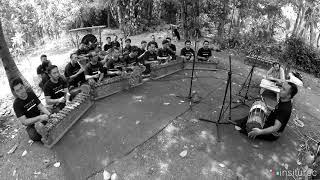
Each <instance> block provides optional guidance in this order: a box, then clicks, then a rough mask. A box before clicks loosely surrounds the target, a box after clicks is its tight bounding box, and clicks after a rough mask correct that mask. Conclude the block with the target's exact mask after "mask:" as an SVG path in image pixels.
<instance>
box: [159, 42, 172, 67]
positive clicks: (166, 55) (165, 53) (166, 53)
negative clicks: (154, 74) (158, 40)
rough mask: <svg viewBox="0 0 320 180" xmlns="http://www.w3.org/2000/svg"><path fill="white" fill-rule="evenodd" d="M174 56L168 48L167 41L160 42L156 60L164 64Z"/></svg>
mask: <svg viewBox="0 0 320 180" xmlns="http://www.w3.org/2000/svg"><path fill="white" fill-rule="evenodd" d="M174 56H175V52H174V51H172V50H171V49H170V48H169V41H167V40H163V41H162V48H161V49H159V50H158V59H159V60H160V61H161V62H162V63H164V62H167V61H169V60H171V59H172V58H173V57H174Z"/></svg>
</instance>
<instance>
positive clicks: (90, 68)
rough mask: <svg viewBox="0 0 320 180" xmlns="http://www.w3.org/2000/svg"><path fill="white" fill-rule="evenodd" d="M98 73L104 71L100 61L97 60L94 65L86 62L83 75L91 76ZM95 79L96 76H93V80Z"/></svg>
mask: <svg viewBox="0 0 320 180" xmlns="http://www.w3.org/2000/svg"><path fill="white" fill-rule="evenodd" d="M98 73H104V70H103V64H102V63H101V62H97V64H95V65H93V64H91V63H88V64H87V66H86V68H85V70H84V74H85V75H90V76H93V75H96V74H98ZM97 79H98V78H95V80H97Z"/></svg>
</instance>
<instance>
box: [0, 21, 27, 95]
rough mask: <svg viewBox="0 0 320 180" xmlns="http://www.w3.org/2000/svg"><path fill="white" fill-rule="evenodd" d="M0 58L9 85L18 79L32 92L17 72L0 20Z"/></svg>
mask: <svg viewBox="0 0 320 180" xmlns="http://www.w3.org/2000/svg"><path fill="white" fill-rule="evenodd" d="M0 58H1V60H2V64H3V67H4V70H5V71H6V75H7V78H8V81H9V84H10V85H11V83H12V80H13V79H15V78H18V77H20V78H21V79H22V80H23V81H24V84H25V85H26V86H27V87H28V90H31V91H32V89H31V86H30V84H29V83H28V82H27V80H26V79H25V78H24V77H23V76H22V74H21V72H20V71H19V69H18V67H17V65H16V63H15V62H14V60H13V58H12V56H11V54H10V51H9V48H8V45H7V43H6V40H5V38H4V34H3V29H2V23H1V20H0Z"/></svg>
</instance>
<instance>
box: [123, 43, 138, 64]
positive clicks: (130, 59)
mask: <svg viewBox="0 0 320 180" xmlns="http://www.w3.org/2000/svg"><path fill="white" fill-rule="evenodd" d="M138 53H139V48H138V47H136V46H132V48H131V52H130V53H129V54H128V55H125V56H124V58H123V61H124V62H125V63H126V66H129V65H136V64H137V63H139V61H138Z"/></svg>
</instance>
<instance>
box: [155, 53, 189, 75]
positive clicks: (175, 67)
mask: <svg viewBox="0 0 320 180" xmlns="http://www.w3.org/2000/svg"><path fill="white" fill-rule="evenodd" d="M183 67H184V65H183V60H182V58H180V57H177V59H176V60H172V61H169V62H167V63H165V64H151V73H150V77H151V79H159V78H162V77H165V76H168V75H170V74H173V73H176V72H178V71H181V70H182V69H183Z"/></svg>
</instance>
